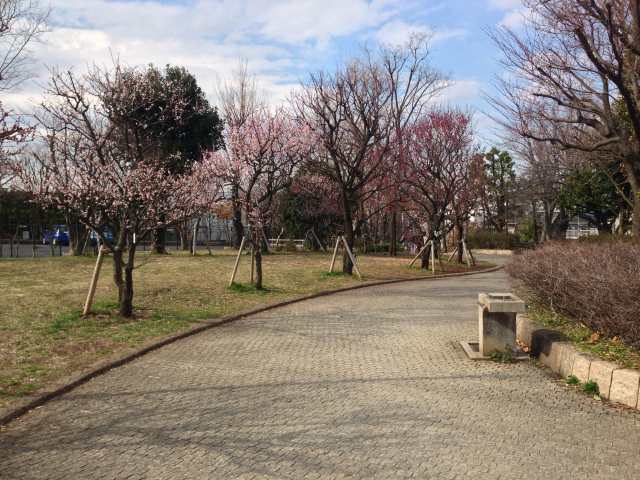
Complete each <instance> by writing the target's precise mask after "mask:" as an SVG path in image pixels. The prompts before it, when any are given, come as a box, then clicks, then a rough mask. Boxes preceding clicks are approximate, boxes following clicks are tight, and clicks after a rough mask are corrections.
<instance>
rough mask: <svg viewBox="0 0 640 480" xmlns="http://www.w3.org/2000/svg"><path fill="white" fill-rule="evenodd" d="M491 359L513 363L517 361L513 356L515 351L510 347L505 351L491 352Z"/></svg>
mask: <svg viewBox="0 0 640 480" xmlns="http://www.w3.org/2000/svg"><path fill="white" fill-rule="evenodd" d="M489 357H490V358H491V360H493V361H494V362H498V363H513V362H515V358H513V353H512V352H511V350H509V349H505V350H504V351H502V352H500V351H495V352H491V355H489Z"/></svg>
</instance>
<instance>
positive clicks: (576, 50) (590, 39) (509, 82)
mask: <svg viewBox="0 0 640 480" xmlns="http://www.w3.org/2000/svg"><path fill="white" fill-rule="evenodd" d="M524 3H525V5H526V6H527V7H528V8H529V13H530V15H529V16H528V18H529V20H528V22H527V28H525V30H524V33H522V34H517V33H516V32H514V31H511V30H509V29H507V28H502V29H500V30H498V31H496V32H494V34H493V38H494V40H495V42H496V43H497V45H498V46H499V47H500V49H501V50H502V52H503V56H504V59H503V63H504V65H505V67H506V68H507V71H508V75H507V76H505V77H503V78H502V79H501V80H499V81H498V87H499V94H498V95H496V96H495V97H494V98H493V100H492V101H493V104H494V106H495V107H496V109H497V111H498V112H499V113H500V115H499V118H498V120H499V121H500V122H501V123H502V125H503V126H504V127H506V128H507V129H508V130H509V131H510V132H512V133H516V134H518V135H520V136H523V137H526V138H530V139H532V140H537V141H543V142H545V141H548V142H551V143H553V144H556V145H559V146H561V147H563V148H565V149H574V150H579V151H583V152H598V153H601V154H602V158H605V159H606V160H607V161H609V160H610V158H611V156H617V157H618V158H619V159H620V161H621V165H622V168H623V171H624V174H625V177H626V179H627V181H628V182H629V184H630V185H631V190H632V193H633V195H631V197H630V198H627V199H626V200H627V202H628V204H629V206H630V207H631V208H632V209H633V232H634V235H635V236H636V237H639V236H640V92H639V91H638V89H639V88H640V69H638V68H637V65H638V62H639V61H640V6H639V2H638V0H616V1H605V0H573V1H567V0H525V2H524Z"/></svg>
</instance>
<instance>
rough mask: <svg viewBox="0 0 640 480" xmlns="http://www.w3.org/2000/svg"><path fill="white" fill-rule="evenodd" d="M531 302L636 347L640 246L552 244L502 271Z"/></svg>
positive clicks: (518, 258) (639, 326)
mask: <svg viewBox="0 0 640 480" xmlns="http://www.w3.org/2000/svg"><path fill="white" fill-rule="evenodd" d="M506 270H507V272H508V273H509V275H511V276H512V277H513V278H515V279H517V280H519V281H520V282H522V284H523V286H524V287H525V288H526V290H527V291H528V293H530V294H531V295H532V296H533V298H534V299H535V301H537V302H540V303H541V304H542V305H544V306H546V307H548V308H550V309H552V310H553V311H555V312H558V313H561V314H563V315H565V316H567V317H569V318H572V319H574V320H576V321H577V322H581V323H584V324H585V325H586V326H587V327H589V328H591V329H592V330H594V331H596V332H599V333H602V334H603V335H605V336H607V337H619V338H620V339H621V340H622V341H624V342H625V343H627V344H629V345H632V346H634V347H640V244H638V243H633V242H621V241H617V242H616V241H611V242H603V243H583V242H554V243H548V244H545V245H544V246H543V247H542V248H539V249H537V250H533V251H528V252H526V253H523V254H522V255H517V256H514V257H513V259H512V260H511V262H510V263H509V264H508V265H507V266H506Z"/></svg>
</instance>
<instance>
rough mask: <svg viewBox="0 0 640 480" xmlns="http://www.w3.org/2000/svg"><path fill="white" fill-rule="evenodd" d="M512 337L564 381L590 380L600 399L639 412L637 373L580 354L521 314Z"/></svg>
mask: <svg viewBox="0 0 640 480" xmlns="http://www.w3.org/2000/svg"><path fill="white" fill-rule="evenodd" d="M516 338H517V339H518V341H520V342H522V343H524V344H525V345H526V346H528V347H529V349H530V350H531V354H532V355H533V356H535V357H538V359H539V360H540V362H542V363H543V364H544V365H546V366H547V367H549V368H550V369H551V370H552V371H553V372H554V373H557V374H558V375H561V376H562V377H564V378H566V377H568V376H569V375H575V376H576V377H577V378H578V379H579V380H580V381H581V382H583V383H584V382H586V381H588V380H593V381H594V382H596V383H597V384H598V388H599V390H600V396H601V397H602V398H604V399H607V400H610V401H612V402H615V403H621V404H623V405H626V406H628V407H631V408H635V409H637V410H640V398H639V396H640V370H635V369H629V368H623V367H621V366H620V365H618V364H616V363H613V362H607V361H604V360H600V359H599V358H596V357H594V356H593V355H589V354H586V353H583V352H580V351H578V349H577V348H576V347H575V346H574V345H573V344H572V343H571V342H570V341H569V339H568V338H567V337H565V336H564V335H563V334H562V333H560V332H558V331H556V330H551V329H548V328H545V327H544V326H542V325H540V324H538V323H536V322H534V321H533V320H531V319H530V318H529V317H528V316H527V315H525V314H520V315H518V317H517V320H516Z"/></svg>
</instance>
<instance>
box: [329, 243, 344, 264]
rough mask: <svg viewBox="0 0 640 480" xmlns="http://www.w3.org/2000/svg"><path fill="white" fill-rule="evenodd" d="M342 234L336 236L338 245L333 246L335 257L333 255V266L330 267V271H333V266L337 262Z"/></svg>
mask: <svg viewBox="0 0 640 480" xmlns="http://www.w3.org/2000/svg"><path fill="white" fill-rule="evenodd" d="M341 238H342V236H341V235H338V238H336V246H335V247H334V248H333V257H331V266H330V267H329V273H333V267H334V266H335V264H336V256H337V255H338V247H339V246H340V239H341Z"/></svg>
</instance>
